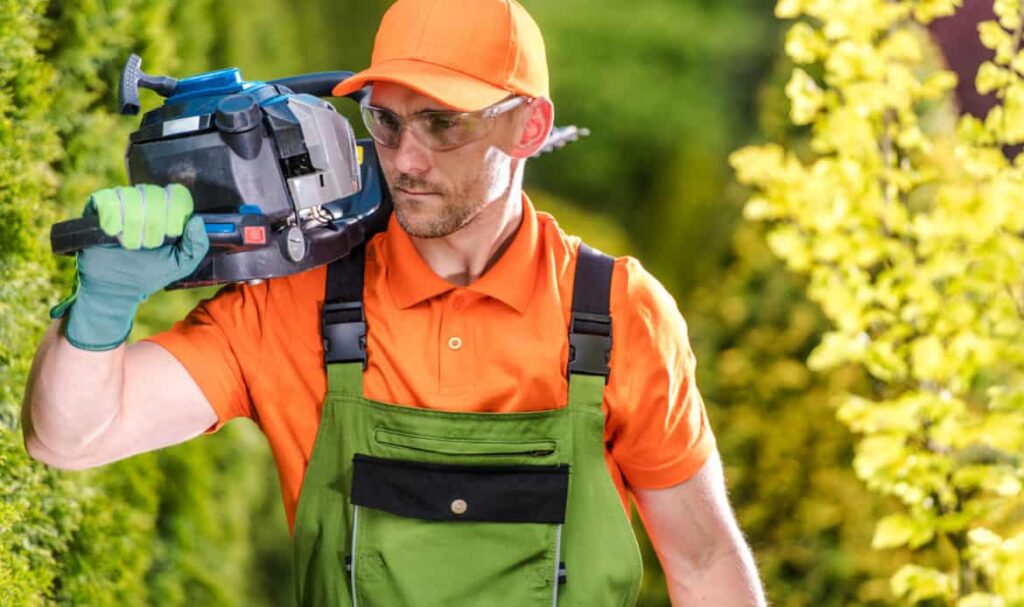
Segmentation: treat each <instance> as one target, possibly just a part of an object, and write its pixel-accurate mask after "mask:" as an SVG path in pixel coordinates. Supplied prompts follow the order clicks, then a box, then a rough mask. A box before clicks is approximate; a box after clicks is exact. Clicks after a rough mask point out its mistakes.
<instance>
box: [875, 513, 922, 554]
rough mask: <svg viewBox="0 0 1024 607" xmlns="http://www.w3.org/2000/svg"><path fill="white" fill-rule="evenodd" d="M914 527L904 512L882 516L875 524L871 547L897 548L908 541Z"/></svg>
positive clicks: (915, 527)
mask: <svg viewBox="0 0 1024 607" xmlns="http://www.w3.org/2000/svg"><path fill="white" fill-rule="evenodd" d="M916 529H917V526H916V525H915V524H914V521H913V520H911V519H910V517H909V516H907V515H905V514H890V515H888V516H885V517H882V519H881V520H879V521H878V524H877V525H875V537H874V538H872V540H871V547H872V548H874V549H875V550H886V549H888V548H899V547H900V546H904V545H906V543H907V542H909V541H910V538H911V537H913V535H914V531H915V530H916Z"/></svg>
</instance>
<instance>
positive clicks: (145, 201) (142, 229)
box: [135, 185, 149, 249]
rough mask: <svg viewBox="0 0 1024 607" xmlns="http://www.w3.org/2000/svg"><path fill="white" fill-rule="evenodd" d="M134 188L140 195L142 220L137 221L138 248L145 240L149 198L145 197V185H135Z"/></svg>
mask: <svg viewBox="0 0 1024 607" xmlns="http://www.w3.org/2000/svg"><path fill="white" fill-rule="evenodd" d="M135 188H136V189H137V190H138V191H139V194H140V195H141V197H142V221H140V222H139V248H140V249H141V248H142V243H144V242H145V241H146V216H147V214H148V213H149V200H148V199H147V198H146V187H145V186H141V185H137V186H135Z"/></svg>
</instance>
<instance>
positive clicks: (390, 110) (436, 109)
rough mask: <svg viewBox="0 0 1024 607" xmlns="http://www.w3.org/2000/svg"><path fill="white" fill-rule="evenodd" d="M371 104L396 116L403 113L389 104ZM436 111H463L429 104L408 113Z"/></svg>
mask: <svg viewBox="0 0 1024 607" xmlns="http://www.w3.org/2000/svg"><path fill="white" fill-rule="evenodd" d="M370 105H372V106H373V107H375V108H380V109H382V110H387V111H389V112H391V113H392V114H394V115H396V116H401V115H402V114H399V113H398V112H396V111H395V110H394V109H393V108H389V107H388V106H386V105H384V104H383V103H371V104H370ZM434 112H450V113H452V114H461V113H462V112H460V111H459V110H453V109H450V108H443V107H431V106H427V107H425V108H421V109H418V110H416V111H415V112H413V113H412V114H407V115H411V116H416V115H419V114H430V113H434Z"/></svg>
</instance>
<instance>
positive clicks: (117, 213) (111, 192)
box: [84, 188, 124, 236]
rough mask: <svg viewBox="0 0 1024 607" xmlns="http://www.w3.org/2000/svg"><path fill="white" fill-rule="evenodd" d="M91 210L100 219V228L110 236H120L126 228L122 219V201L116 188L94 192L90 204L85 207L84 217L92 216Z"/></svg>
mask: <svg viewBox="0 0 1024 607" xmlns="http://www.w3.org/2000/svg"><path fill="white" fill-rule="evenodd" d="M90 210H91V211H92V213H95V214H96V215H98V216H99V218H100V228H101V229H102V230H103V231H104V232H105V233H106V234H107V235H108V236H118V235H120V234H121V230H122V229H123V228H124V222H123V217H122V209H121V200H120V199H119V198H118V196H117V192H116V191H115V189H114V188H107V189H104V190H98V191H96V192H93V195H92V196H90V197H89V202H88V203H86V205H85V213H84V215H90V214H92V213H90Z"/></svg>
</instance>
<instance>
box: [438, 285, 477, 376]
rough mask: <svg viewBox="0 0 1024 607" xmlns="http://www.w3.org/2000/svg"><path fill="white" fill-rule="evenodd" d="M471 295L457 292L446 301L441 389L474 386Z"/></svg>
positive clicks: (443, 325)
mask: <svg viewBox="0 0 1024 607" xmlns="http://www.w3.org/2000/svg"><path fill="white" fill-rule="evenodd" d="M467 297H468V295H467V293H464V292H462V291H454V292H453V293H452V294H451V295H450V296H449V297H448V300H447V301H446V302H445V306H444V308H443V311H442V318H441V335H440V338H441V344H440V350H441V389H442V390H443V389H445V388H448V389H451V388H460V387H464V386H466V385H469V384H470V383H472V378H473V370H472V369H471V368H470V366H471V365H472V363H473V360H472V356H470V355H469V352H468V350H469V348H468V347H467V346H468V345H469V344H468V343H467V341H466V339H467V335H466V334H465V333H466V324H465V314H466V312H465V310H466V306H467V303H468V302H467Z"/></svg>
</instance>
